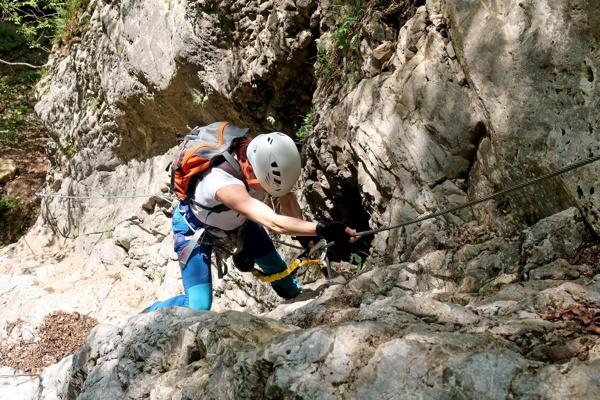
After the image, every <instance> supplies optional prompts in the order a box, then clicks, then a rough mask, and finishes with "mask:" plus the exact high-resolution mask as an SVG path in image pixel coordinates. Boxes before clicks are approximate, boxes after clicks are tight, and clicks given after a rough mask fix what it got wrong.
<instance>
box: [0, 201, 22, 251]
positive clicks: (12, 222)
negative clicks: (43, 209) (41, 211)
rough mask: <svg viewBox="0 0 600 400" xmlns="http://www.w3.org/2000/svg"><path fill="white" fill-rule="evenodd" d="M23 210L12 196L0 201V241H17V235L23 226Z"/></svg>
mask: <svg viewBox="0 0 600 400" xmlns="http://www.w3.org/2000/svg"><path fill="white" fill-rule="evenodd" d="M24 215H25V210H23V209H22V207H21V205H20V204H19V200H18V199H17V198H16V197H13V196H6V197H3V198H1V199H0V239H1V241H2V243H6V242H7V241H9V239H13V238H15V239H18V236H19V233H20V232H21V231H22V229H23V227H24V226H25V222H26V221H25V218H24Z"/></svg>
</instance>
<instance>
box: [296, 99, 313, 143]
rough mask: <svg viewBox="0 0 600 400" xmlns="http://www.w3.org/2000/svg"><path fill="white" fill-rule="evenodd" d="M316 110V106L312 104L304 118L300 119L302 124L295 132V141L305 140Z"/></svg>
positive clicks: (301, 141)
mask: <svg viewBox="0 0 600 400" xmlns="http://www.w3.org/2000/svg"><path fill="white" fill-rule="evenodd" d="M316 111H317V106H316V105H313V106H312V108H311V109H310V111H309V112H308V114H306V116H305V117H304V120H302V126H301V127H300V129H299V130H298V132H296V143H299V144H303V143H304V142H306V135H307V133H308V129H309V128H310V126H311V124H312V122H313V118H314V116H315V112H316Z"/></svg>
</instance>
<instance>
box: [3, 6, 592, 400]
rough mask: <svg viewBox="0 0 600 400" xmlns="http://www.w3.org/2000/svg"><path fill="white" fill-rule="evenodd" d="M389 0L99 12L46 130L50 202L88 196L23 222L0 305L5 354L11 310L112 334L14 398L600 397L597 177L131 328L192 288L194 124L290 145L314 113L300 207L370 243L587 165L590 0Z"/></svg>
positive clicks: (65, 70)
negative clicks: (263, 135)
mask: <svg viewBox="0 0 600 400" xmlns="http://www.w3.org/2000/svg"><path fill="white" fill-rule="evenodd" d="M382 3H385V4H380V3H378V2H371V3H369V5H370V7H368V8H367V9H364V10H362V11H360V12H359V13H356V10H352V9H351V8H348V6H341V5H339V4H337V3H335V2H329V1H311V0H297V1H295V2H294V1H267V2H237V1H222V2H217V1H212V0H207V1H204V0H203V1H188V0H176V1H169V2H164V1H156V0H146V1H141V0H128V1H119V2H115V1H96V2H92V3H91V4H90V6H89V7H88V13H89V17H90V24H89V27H88V29H87V31H86V33H85V34H84V35H83V36H82V37H81V38H80V40H79V41H78V42H76V43H74V44H73V45H72V46H71V48H70V49H69V51H68V52H66V53H65V54H58V53H57V54H55V56H54V58H53V62H52V64H51V66H50V68H49V73H48V74H47V76H46V78H45V80H44V82H42V84H41V85H40V102H39V103H38V105H37V107H36V110H37V112H38V114H39V115H40V117H41V118H42V120H43V121H44V123H45V124H46V125H47V126H48V128H49V130H50V131H51V135H52V139H53V141H52V146H51V148H50V152H51V154H52V156H53V166H52V170H51V173H50V177H49V179H48V185H47V188H46V191H47V192H48V193H49V194H57V195H61V196H76V197H78V198H65V197H48V198H47V199H46V200H45V201H44V207H43V215H42V217H41V218H40V220H39V221H38V225H37V226H36V228H35V229H34V231H32V232H31V233H30V234H29V235H28V236H27V237H25V238H24V239H23V240H21V241H20V242H19V243H17V244H16V245H13V246H10V247H9V248H7V249H4V250H2V251H1V253H0V262H1V265H2V269H1V271H2V274H3V277H4V278H5V280H6V281H7V282H9V283H10V284H9V285H6V289H5V288H4V287H5V286H3V289H2V291H1V292H0V300H1V302H2V303H1V304H2V311H1V312H0V316H1V318H2V322H3V325H2V326H3V331H2V336H3V339H6V340H17V339H19V338H20V337H19V335H20V333H19V332H14V329H13V330H10V329H9V328H11V327H14V324H12V323H11V322H12V321H16V320H18V319H21V320H25V321H28V322H29V323H30V324H31V330H32V331H34V330H35V326H36V324H37V323H39V321H40V320H41V319H42V318H43V316H44V315H45V313H48V312H51V311H53V310H55V309H65V310H66V311H78V312H80V313H87V314H89V315H91V316H93V317H94V318H97V319H98V320H100V321H102V322H104V323H103V324H102V325H99V326H98V327H97V328H96V329H95V330H94V331H93V332H92V334H91V335H90V336H89V337H88V340H87V342H86V344H85V346H84V347H82V348H81V349H80V350H78V351H77V353H76V354H74V355H73V356H72V357H70V358H67V359H64V360H63V361H62V362H61V363H59V364H56V365H53V366H51V367H49V368H48V369H46V370H45V371H44V372H43V373H42V375H41V376H40V377H39V379H38V380H37V381H36V385H34V387H33V388H31V390H25V389H24V388H23V387H22V386H21V387H20V389H19V390H20V391H21V392H19V393H25V392H27V393H34V394H33V395H32V396H37V397H32V398H38V397H43V398H45V399H52V398H60V399H76V398H77V399H96V398H100V397H103V398H131V399H138V398H152V399H173V398H177V399H196V398H215V399H229V398H261V399H262V398H266V399H298V398H306V399H312V398H331V399H333V398H344V399H354V398H356V399H359V398H360V399H365V398H366V399H371V398H372V399H375V398H451V399H454V398H457V399H506V398H519V399H529V398H531V399H533V398H548V399H563V398H570V399H587V398H593V397H595V396H596V393H597V392H598V389H599V387H598V385H599V384H598V380H597V379H594V377H596V376H598V373H599V372H600V340H599V336H598V335H599V334H600V328H599V325H600V321H599V320H598V318H599V314H598V309H599V308H600V264H599V259H600V258H599V255H598V244H597V237H596V235H597V234H598V232H599V230H600V222H598V219H597V218H598V211H599V210H598V208H599V207H600V203H599V200H598V195H597V194H595V185H596V183H597V182H596V176H597V174H598V172H599V171H598V168H599V166H600V164H597V163H596V164H590V165H587V166H585V167H582V168H580V169H577V170H575V171H572V172H569V173H567V174H563V175H560V176H558V177H555V178H552V179H550V180H546V181H543V182H540V183H538V184H536V185H535V186H531V187H527V188H524V189H522V190H520V191H518V192H513V193H511V194H509V195H506V196H503V197H500V198H497V199H495V200H493V201H488V202H485V203H481V204H478V205H477V206H475V207H472V208H464V209H461V210H460V211H456V212H453V213H450V214H446V215H444V216H443V217H437V218H432V219H427V220H425V221H423V222H420V223H415V224H410V225H408V226H406V227H404V228H402V229H394V230H389V231H384V232H381V233H378V234H376V235H374V236H365V237H364V238H363V240H362V241H361V242H360V243H358V244H357V245H356V246H354V247H349V248H342V249H339V250H338V251H337V252H335V253H332V254H331V256H332V259H334V260H335V261H337V262H335V263H334V264H333V268H334V270H335V276H334V277H332V278H334V279H330V280H324V279H319V278H320V272H319V270H318V268H317V269H316V270H309V271H301V275H300V279H301V280H302V281H303V282H304V284H305V288H306V290H305V292H304V293H303V294H302V295H301V296H300V297H299V298H297V299H294V300H292V301H288V302H283V303H282V302H281V301H280V300H279V299H277V298H276V297H275V296H274V294H273V293H272V291H271V290H270V288H269V287H268V286H266V285H264V284H262V283H259V282H257V281H256V280H254V279H253V278H252V277H249V276H247V275H244V274H240V273H236V272H235V271H234V272H233V273H231V274H230V275H229V276H228V277H227V278H226V279H224V280H221V281H217V282H216V287H215V295H216V299H215V302H214V307H213V311H211V312H193V311H190V310H185V309H168V310H161V311H158V312H155V313H151V314H142V315H137V316H134V317H131V316H132V315H135V314H136V313H137V312H139V310H141V309H143V308H144V307H145V306H147V305H148V304H149V303H150V302H151V301H153V300H154V299H156V298H157V297H158V298H166V297H169V296H171V295H174V294H177V293H179V292H180V291H181V287H180V282H179V278H178V276H179V272H178V268H177V262H176V260H175V259H174V253H173V251H172V237H171V236H170V234H169V217H170V213H171V204H170V200H169V197H168V196H167V176H166V174H165V173H164V167H165V165H166V164H167V162H168V155H167V154H166V153H168V150H169V149H170V148H171V147H172V146H173V145H174V144H175V138H176V137H177V136H179V135H181V134H184V133H186V132H187V130H188V128H191V127H193V126H195V125H197V124H205V123H209V122H213V121H216V120H230V121H231V122H233V123H234V124H238V125H240V126H247V127H250V128H251V129H252V130H253V131H255V132H261V131H267V130H281V131H284V132H288V133H290V134H293V133H294V132H295V131H297V130H298V128H299V127H300V125H301V124H302V121H303V118H304V115H306V114H308V113H309V111H310V110H311V109H313V107H314V112H313V113H312V114H311V115H312V120H311V124H310V126H308V127H307V128H308V131H307V132H308V133H307V134H306V142H305V143H304V145H303V148H302V155H303V160H304V163H305V168H304V172H303V176H302V178H301V181H300V183H299V185H298V191H297V194H298V196H299V198H300V199H301V200H302V202H303V204H304V210H305V212H306V216H307V218H321V217H327V218H333V219H341V220H344V221H346V222H348V224H349V225H350V226H353V227H356V228H357V229H358V230H365V229H367V228H376V227H381V226H390V225H396V224H399V223H402V222H406V221H410V220H413V219H416V218H419V217H423V216H426V215H428V214H430V213H433V212H436V211H440V210H444V209H447V208H449V207H454V206H460V205H462V204H465V202H467V201H469V200H472V199H475V198H478V197H481V196H484V195H487V194H490V193H493V192H496V191H499V190H501V189H504V188H507V187H509V186H512V185H514V184H517V183H520V182H523V181H525V180H528V179H531V178H532V177H535V176H539V175H542V174H545V173H547V172H550V171H553V170H555V169H557V168H560V167H563V166H565V165H568V164H570V163H572V162H575V161H578V160H582V159H586V158H588V157H591V156H592V155H597V153H598V150H599V140H598V139H599V137H600V124H599V120H598V113H597V109H598V106H599V104H598V102H599V99H600V96H599V92H598V91H599V89H598V85H597V84H596V82H597V75H598V70H599V66H600V57H599V51H600V17H599V15H600V13H599V12H598V11H600V9H599V8H600V6H599V5H597V4H596V2H594V1H591V0H569V1H566V0H557V1H554V2H548V1H544V0H527V1H523V2H520V3H519V4H518V5H516V4H515V3H514V2H510V1H508V0H500V1H495V2H491V3H490V2H475V1H467V0H445V1H442V0H427V1H415V2H403V3H401V4H400V3H398V4H397V3H396V2H390V4H388V3H387V2H382ZM407 3H408V4H407ZM352 19H354V24H353V25H352V24H351V25H352V27H351V28H349V27H348V26H347V24H345V23H347V22H348V21H352ZM344 29H345V30H344ZM305 128H306V127H305ZM80 196H92V197H93V198H89V199H81V198H79V197H80ZM99 197H104V198H99ZM30 243H35V245H34V246H31V245H30ZM350 254H353V255H354V256H356V255H360V256H361V261H359V262H358V263H357V261H356V260H357V258H356V257H355V258H353V261H354V265H350V264H348V262H347V260H348V259H349V255H350ZM284 255H285V257H286V259H292V258H293V256H294V253H293V251H288V252H285V253H284ZM367 256H368V257H367ZM356 264H359V266H357V265H356ZM231 270H233V268H231ZM215 281H216V279H215ZM32 299H36V300H32ZM86 311H87V312H86ZM15 393H16V392H15ZM0 394H2V389H0ZM0 397H2V396H0Z"/></svg>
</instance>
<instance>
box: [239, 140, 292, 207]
mask: <svg viewBox="0 0 600 400" xmlns="http://www.w3.org/2000/svg"><path fill="white" fill-rule="evenodd" d="M246 155H247V156H248V161H249V162H250V165H251V166H252V169H253V170H254V174H255V175H256V178H257V179H258V181H259V182H260V185H261V186H262V187H263V188H264V189H265V190H266V191H267V193H269V194H270V195H271V196H275V197H280V196H283V195H284V194H286V193H288V192H289V191H290V190H292V187H294V184H296V181H297V180H298V178H299V177H300V168H301V165H300V154H299V153H298V149H297V148H296V144H295V143H294V141H293V140H292V138H291V137H289V136H288V135H286V134H285V133H281V132H271V133H264V134H262V135H258V136H257V137H255V138H254V139H252V141H251V142H250V144H249V145H248V150H247V151H246Z"/></svg>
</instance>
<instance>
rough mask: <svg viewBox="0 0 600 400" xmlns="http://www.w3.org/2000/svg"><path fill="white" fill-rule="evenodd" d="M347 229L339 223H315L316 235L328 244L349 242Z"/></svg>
mask: <svg viewBox="0 0 600 400" xmlns="http://www.w3.org/2000/svg"><path fill="white" fill-rule="evenodd" d="M347 227H348V226H347V225H346V224H345V223H343V222H341V221H326V220H321V221H319V222H318V223H317V235H320V236H323V237H324V238H325V240H327V241H328V242H335V243H336V244H346V243H348V241H350V235H348V234H347V233H346V228H347Z"/></svg>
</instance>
